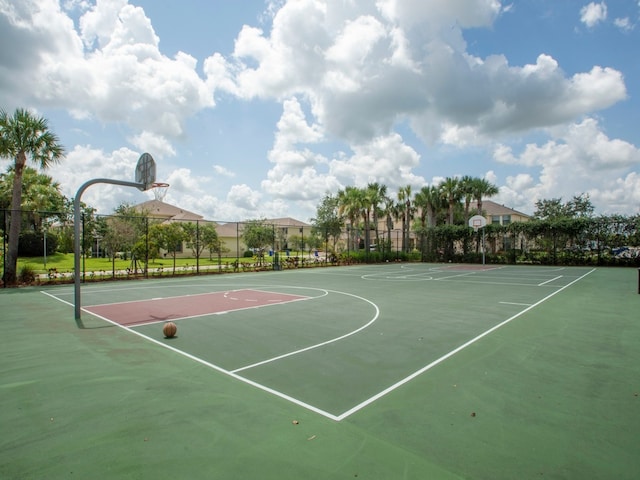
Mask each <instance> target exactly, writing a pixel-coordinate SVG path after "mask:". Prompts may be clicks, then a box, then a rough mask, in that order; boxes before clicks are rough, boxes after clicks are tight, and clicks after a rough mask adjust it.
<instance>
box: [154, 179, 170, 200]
mask: <svg viewBox="0 0 640 480" xmlns="http://www.w3.org/2000/svg"><path fill="white" fill-rule="evenodd" d="M151 190H153V196H154V197H155V199H156V200H158V201H160V202H162V201H164V196H165V195H166V194H167V190H169V184H168V183H161V182H158V183H154V184H152V185H151Z"/></svg>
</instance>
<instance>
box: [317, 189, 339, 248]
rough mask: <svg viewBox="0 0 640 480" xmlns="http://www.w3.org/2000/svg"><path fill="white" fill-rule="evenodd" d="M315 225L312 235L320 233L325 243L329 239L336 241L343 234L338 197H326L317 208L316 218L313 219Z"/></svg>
mask: <svg viewBox="0 0 640 480" xmlns="http://www.w3.org/2000/svg"><path fill="white" fill-rule="evenodd" d="M311 224H312V225H313V229H312V233H318V234H320V235H321V236H322V238H323V239H324V241H325V242H327V243H328V242H329V237H333V239H334V241H335V239H336V238H338V237H339V236H340V233H341V232H342V221H341V220H340V215H339V214H338V197H335V196H333V195H329V194H327V195H325V196H324V198H323V199H322V202H321V203H320V205H319V206H318V207H317V208H316V217H315V218H312V219H311Z"/></svg>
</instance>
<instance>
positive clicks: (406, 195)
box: [398, 185, 413, 252]
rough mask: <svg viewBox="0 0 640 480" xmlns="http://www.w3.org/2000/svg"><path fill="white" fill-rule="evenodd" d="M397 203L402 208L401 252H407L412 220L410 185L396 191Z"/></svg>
mask: <svg viewBox="0 0 640 480" xmlns="http://www.w3.org/2000/svg"><path fill="white" fill-rule="evenodd" d="M398 202H399V203H400V204H401V205H402V207H401V208H404V210H403V213H402V251H403V252H409V231H410V230H411V220H412V219H413V208H412V205H411V185H407V186H406V187H400V189H399V190H398Z"/></svg>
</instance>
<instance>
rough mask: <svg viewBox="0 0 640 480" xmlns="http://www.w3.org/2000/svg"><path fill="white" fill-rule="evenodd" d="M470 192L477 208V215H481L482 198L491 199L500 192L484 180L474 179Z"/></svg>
mask: <svg viewBox="0 0 640 480" xmlns="http://www.w3.org/2000/svg"><path fill="white" fill-rule="evenodd" d="M472 190H473V197H474V198H475V199H476V202H477V206H478V215H482V197H493V196H494V195H497V194H498V192H499V191H500V190H498V187H496V186H495V185H494V184H493V183H491V182H490V181H489V180H486V179H484V178H476V179H474V181H473V187H472Z"/></svg>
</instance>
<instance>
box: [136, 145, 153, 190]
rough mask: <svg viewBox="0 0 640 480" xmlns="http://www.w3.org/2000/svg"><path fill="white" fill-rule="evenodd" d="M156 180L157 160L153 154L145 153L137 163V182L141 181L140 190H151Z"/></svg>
mask: <svg viewBox="0 0 640 480" xmlns="http://www.w3.org/2000/svg"><path fill="white" fill-rule="evenodd" d="M155 181H156V162H155V160H154V159H153V157H152V156H151V155H149V154H148V153H143V154H142V155H140V158H139V159H138V164H137V165H136V183H141V184H142V185H143V187H140V190H142V191H144V190H149V189H150V188H151V185H152V184H153V182H155Z"/></svg>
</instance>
